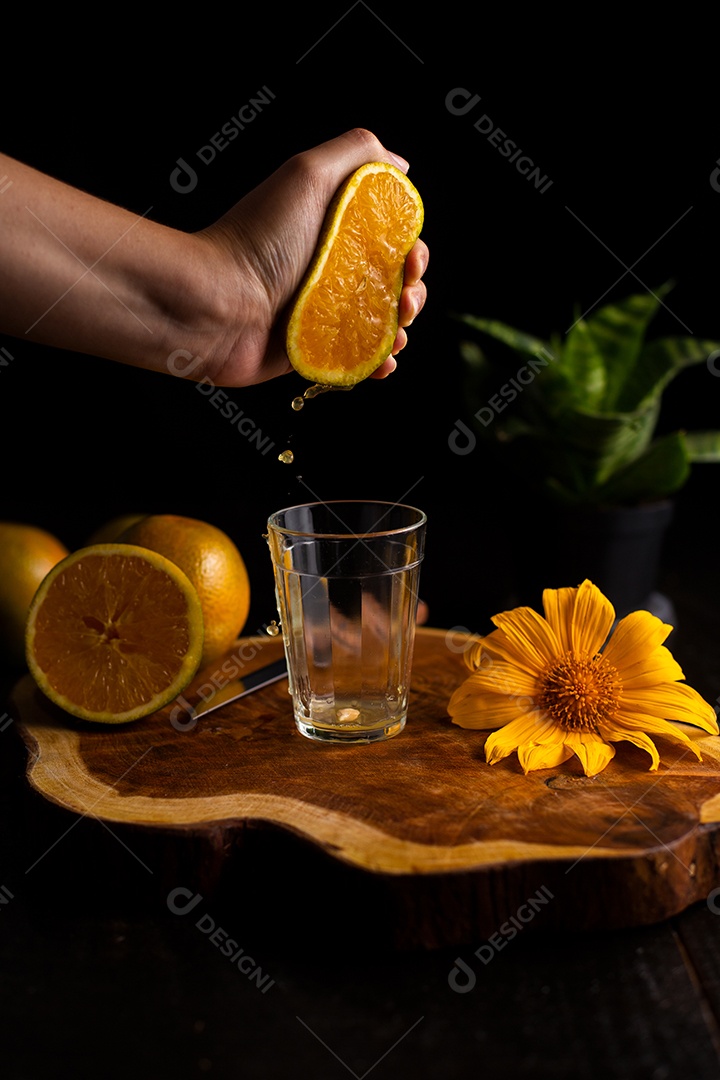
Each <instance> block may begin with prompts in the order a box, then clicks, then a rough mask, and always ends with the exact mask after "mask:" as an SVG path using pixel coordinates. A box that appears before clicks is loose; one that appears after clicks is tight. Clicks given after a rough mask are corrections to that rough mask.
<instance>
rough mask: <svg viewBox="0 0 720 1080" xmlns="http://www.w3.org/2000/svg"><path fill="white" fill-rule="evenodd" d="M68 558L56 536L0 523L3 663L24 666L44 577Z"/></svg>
mask: <svg viewBox="0 0 720 1080" xmlns="http://www.w3.org/2000/svg"><path fill="white" fill-rule="evenodd" d="M67 554H68V549H67V548H66V547H65V545H64V544H63V543H61V541H60V540H58V539H57V537H56V536H53V535H52V533H49V532H46V531H45V530H44V529H38V528H36V527H35V526H34V525H25V524H21V523H19V522H17V523H16V522H11V521H2V522H0V649H2V654H3V655H2V657H1V658H0V660H1V661H2V662H5V663H7V664H9V665H10V666H12V667H21V666H22V664H23V663H24V662H25V622H26V620H27V616H28V611H29V610H30V602H31V600H32V598H33V596H34V595H35V593H36V591H37V589H38V586H39V585H40V582H41V581H42V580H43V578H44V577H45V575H46V574H47V573H49V571H50V570H52V568H53V566H56V565H57V563H59V562H60V560H61V559H64V558H65V556H66V555H67Z"/></svg>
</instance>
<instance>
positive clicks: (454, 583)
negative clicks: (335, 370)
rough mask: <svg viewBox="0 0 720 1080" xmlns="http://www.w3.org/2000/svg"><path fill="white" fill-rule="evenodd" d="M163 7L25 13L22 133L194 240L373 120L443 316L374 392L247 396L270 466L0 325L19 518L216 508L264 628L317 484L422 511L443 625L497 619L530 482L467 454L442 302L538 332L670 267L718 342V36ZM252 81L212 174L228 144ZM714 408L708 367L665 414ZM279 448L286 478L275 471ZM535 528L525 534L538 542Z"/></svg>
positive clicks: (16, 100) (663, 316)
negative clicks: (279, 563) (273, 531)
mask: <svg viewBox="0 0 720 1080" xmlns="http://www.w3.org/2000/svg"><path fill="white" fill-rule="evenodd" d="M147 14H148V13H147V11H145V10H143V9H135V10H131V9H127V8H125V9H123V11H122V13H120V12H116V13H115V14H114V15H112V16H110V15H107V14H106V13H103V20H102V22H100V21H98V20H93V19H91V20H89V21H88V22H86V23H84V24H82V25H80V23H79V20H78V18H77V16H75V15H73V14H72V13H70V14H68V11H67V9H64V10H63V14H62V16H58V17H57V19H56V21H53V20H52V19H48V18H46V17H44V16H43V17H39V16H37V17H35V16H34V15H33V13H32V12H30V13H29V17H27V18H23V17H22V16H20V17H18V16H16V15H11V16H9V17H8V25H7V34H6V36H5V39H4V41H3V44H2V50H3V60H4V63H5V66H4V72H5V78H4V84H5V95H4V98H3V101H2V128H1V130H2V136H1V138H2V145H3V149H4V150H5V151H6V152H8V153H10V154H11V155H15V156H17V157H18V158H20V159H22V160H24V161H27V162H29V163H31V164H33V165H35V166H37V167H39V168H41V169H44V170H46V171H48V172H50V173H52V174H53V175H56V176H58V177H60V178H62V179H64V180H66V181H68V182H70V183H73V184H76V185H78V186H80V187H83V188H86V189H87V190H90V191H92V192H93V193H95V194H97V195H99V196H101V197H104V198H107V199H110V200H113V201H116V202H118V203H120V204H122V205H123V206H125V207H128V208H129V209H131V210H133V211H136V212H138V213H145V212H146V211H148V209H149V208H151V209H150V210H149V214H150V216H151V217H152V218H154V219H156V220H158V221H161V222H163V223H165V224H167V225H170V226H173V227H176V228H179V229H188V230H192V229H195V228H198V227H201V226H203V225H205V224H207V223H209V222H210V221H212V220H214V218H216V217H217V216H219V214H221V213H222V212H223V211H224V210H225V209H226V208H227V207H228V206H229V205H230V204H232V203H233V202H234V201H235V200H236V199H238V198H240V197H241V196H242V195H243V194H244V193H245V192H246V191H248V190H250V189H251V188H252V187H253V186H254V185H255V184H256V183H257V182H259V181H260V180H261V179H262V178H264V177H265V176H266V175H267V174H269V173H270V172H271V171H272V170H273V169H274V168H275V167H276V166H277V165H279V164H280V163H281V162H282V161H283V160H284V159H285V158H287V157H289V156H290V155H291V154H293V153H294V152H296V151H298V150H301V149H304V148H307V147H309V146H312V145H314V144H316V143H318V142H320V141H323V140H324V139H327V138H329V137H332V136H333V135H335V134H337V133H339V132H341V131H343V130H345V129H347V128H349V127H351V126H354V125H362V126H365V127H368V128H370V129H372V130H373V131H374V132H375V133H376V134H377V135H378V136H379V137H380V138H381V139H382V140H383V142H384V143H385V145H387V146H388V147H389V148H390V149H393V150H395V151H397V152H398V153H400V154H402V155H404V156H405V157H406V158H408V159H409V161H410V163H411V172H410V175H411V177H412V178H413V180H414V181H415V183H416V185H417V186H418V188H419V190H420V191H421V194H422V195H423V198H424V202H425V208H426V224H425V229H424V233H423V236H424V238H425V239H426V241H427V243H428V244H429V246H430V249H431V263H430V268H429V271H428V273H427V277H426V281H427V284H428V289H429V299H428V304H427V307H426V310H425V311H424V312H423V314H422V316H421V317H420V318H419V319H418V321H417V323H416V324H415V326H414V327H413V328H412V330H411V335H410V344H409V346H408V348H407V349H406V351H405V353H404V354H403V355H402V357H401V363H400V367H399V369H398V371H397V372H396V373H395V374H394V375H393V376H392V377H391V378H390V379H388V380H386V381H384V382H382V383H378V382H367V383H365V384H363V385H361V386H360V387H358V388H356V389H355V390H354V391H352V393H348V394H340V393H338V394H330V395H326V396H324V397H322V398H319V399H317V400H316V401H314V402H311V403H310V404H309V405H308V406H307V407H306V409H305V410H304V411H303V412H302V413H300V414H294V413H292V411H291V409H290V401H291V399H292V397H293V396H294V395H295V393H297V392H298V390H301V389H302V388H303V386H304V384H303V383H302V381H301V380H299V379H298V378H296V377H295V376H288V377H287V378H285V379H281V380H275V381H274V382H273V383H269V384H266V385H263V386H259V387H253V388H249V389H242V390H233V391H230V396H231V397H232V399H233V401H234V402H236V403H237V405H238V407H239V408H241V409H243V410H244V411H245V413H246V414H247V415H248V416H249V417H251V418H252V419H253V421H254V423H255V425H256V427H257V428H259V429H260V430H261V431H262V433H263V435H264V436H265V437H266V438H267V439H268V440H269V441H270V442H272V444H273V447H274V449H273V450H271V451H270V452H268V453H265V454H263V453H261V452H259V450H258V448H257V446H255V445H253V444H252V443H251V442H250V441H249V440H248V439H247V438H244V437H243V436H242V435H241V434H240V433H239V432H238V430H237V429H236V428H235V427H234V426H232V425H231V424H230V423H229V422H228V420H227V419H225V418H223V417H222V416H221V415H220V413H219V412H218V410H217V409H215V408H213V407H212V405H211V404H210V402H209V401H208V400H207V399H206V398H204V397H203V396H202V395H201V394H200V393H198V392H197V390H196V389H195V387H194V385H193V384H192V383H190V382H183V381H181V380H175V379H172V378H170V377H168V376H165V375H156V374H151V373H149V372H145V371H140V370H136V369H133V368H130V367H125V366H123V365H121V364H116V363H110V362H108V361H105V360H101V359H97V358H94V357H88V356H79V355H74V354H70V353H67V352H63V351H56V350H51V349H47V348H44V347H40V346H37V345H33V344H32V343H30V342H28V341H27V340H18V339H14V338H9V337H0V346H2V347H4V348H5V350H6V351H7V353H9V354H10V355H11V357H12V360H11V362H8V363H6V364H5V366H3V367H2V368H0V423H1V424H2V446H3V459H2V462H3V465H2V469H3V483H2V509H1V510H0V516H1V517H2V518H4V519H15V520H24V521H31V522H33V523H36V524H39V525H42V526H45V527H46V528H49V529H51V530H52V531H54V532H56V533H57V534H58V535H59V536H60V537H61V538H62V539H63V540H64V541H65V542H66V543H67V544H68V545H69V546H77V545H79V544H82V543H83V542H84V540H85V538H86V537H87V536H88V534H89V533H90V532H91V531H92V529H93V528H94V527H95V526H96V525H97V524H99V523H100V522H102V521H104V520H105V519H107V518H109V517H111V516H112V515H114V514H119V513H123V512H127V511H147V512H175V513H181V514H188V515H191V516H197V517H202V518H206V519H207V520H209V521H212V522H214V523H216V524H217V525H219V526H220V527H222V528H224V529H226V530H227V531H228V532H229V533H230V534H231V535H232V536H233V538H234V539H235V540H236V542H237V543H238V545H239V546H240V548H241V550H242V551H243V553H244V554H245V556H246V559H247V561H248V564H249V566H250V569H251V574H252V579H253V587H254V598H253V608H252V611H251V615H250V620H249V629H254V628H255V627H256V626H259V625H260V624H261V623H262V622H265V621H267V620H268V619H269V618H271V617H272V615H273V601H272V592H271V584H270V574H269V565H267V554H266V550H265V545H264V542H263V540H262V533H263V531H264V522H265V519H266V517H267V515H268V513H269V512H271V511H272V510H274V509H277V508H279V507H280V506H281V505H284V504H287V503H289V502H296V501H305V500H306V499H308V498H313V497H318V498H323V499H326V498H332V497H348V498H355V497H377V498H386V499H391V500H406V501H410V502H413V503H415V504H416V505H419V506H421V507H423V508H424V509H425V510H426V511H427V513H428V516H429V533H428V553H427V559H426V563H425V568H424V573H423V590H422V591H423V593H424V595H425V596H426V598H427V600H428V602H429V604H430V608H431V621H432V622H433V623H435V624H436V625H450V626H452V625H458V624H461V625H466V626H470V627H471V628H473V629H484V628H485V626H486V620H487V617H488V615H490V614H492V613H493V611H494V610H495V608H496V605H498V604H503V603H505V602H506V600H507V597H508V588H509V586H508V582H509V580H510V579H509V571H510V567H508V565H507V557H506V555H505V552H506V550H507V546H506V532H505V527H504V521H505V515H506V513H507V511H508V509H509V507H510V506H512V505H514V504H515V503H516V502H517V497H516V494H515V493H514V492H513V490H512V489H511V488H509V487H508V486H507V485H506V484H505V483H503V482H501V481H500V480H499V479H498V477H496V475H495V474H494V472H493V469H492V466H491V463H490V462H489V461H488V460H487V459H486V458H485V457H484V456H483V451H482V450H480V449H477V450H476V451H475V452H474V453H472V454H469V455H466V456H462V457H461V456H458V455H457V454H454V453H453V452H452V450H451V448H450V446H449V443H448V438H449V435H450V433H451V432H452V430H453V428H454V425H455V421H456V420H457V419H458V418H460V419H464V420H465V421H466V422H468V423H469V422H470V415H469V409H468V407H467V404H466V403H465V402H464V400H463V396H462V388H461V368H460V362H459V357H458V330H457V328H456V325H455V324H454V323H453V322H452V321H451V319H450V318H449V312H450V311H452V310H466V311H471V312H475V313H477V314H482V315H488V316H494V317H497V318H500V319H504V320H506V321H508V322H510V323H512V324H514V325H517V326H519V327H522V328H524V329H527V330H530V331H533V332H535V333H537V334H542V335H549V333H550V332H551V331H553V330H562V329H563V328H565V327H567V326H568V325H569V324H570V322H571V321H572V318H571V316H572V311H573V307H574V305H575V303H578V304H580V306H581V307H582V309H583V310H589V309H591V308H592V307H593V306H595V305H597V303H598V302H599V301H600V299H601V298H603V299H604V300H606V301H607V300H612V299H619V298H621V297H622V296H624V295H626V294H627V293H629V292H631V291H635V290H643V289H645V288H647V287H652V288H655V287H657V286H658V285H659V284H660V283H661V282H663V281H665V280H667V279H668V278H673V279H675V281H676V282H677V284H676V287H675V289H674V290H673V292H672V294H671V296H670V297H669V298H668V309H667V310H665V309H663V310H662V311H661V313H660V315H659V316H658V319H657V321H656V324H655V329H656V330H657V332H658V333H659V332H663V333H683V332H685V329H684V328H688V329H690V330H691V331H692V333H693V334H696V335H698V336H703V337H708V338H719V337H720V316H719V315H718V308H717V301H716V296H717V285H718V262H717V258H716V256H715V248H716V237H717V230H718V222H719V221H720V191H718V190H715V188H714V186H713V182H712V177H713V170H714V169H715V168H716V165H717V159H718V158H720V132H719V131H718V129H717V126H716V125H715V124H714V121H713V118H714V116H715V115H716V100H717V94H716V92H715V89H714V85H713V77H714V76H713V63H714V57H713V56H712V52H711V41H710V38H709V35H708V34H707V33H706V32H704V31H703V30H702V28H701V27H697V26H694V25H693V26H689V27H688V28H687V30H684V29H683V27H682V26H681V25H680V26H679V25H678V24H677V22H676V23H675V24H674V25H673V27H672V28H668V29H667V30H657V29H656V28H655V29H653V31H652V34H651V35H650V36H649V37H648V36H646V35H645V34H644V33H642V32H641V31H640V30H638V31H633V32H632V33H630V32H629V31H628V29H627V27H626V26H625V25H624V24H623V23H622V22H619V23H618V22H615V21H614V16H612V15H611V13H609V12H605V13H604V15H603V19H604V23H603V26H602V27H599V26H594V25H592V23H591V20H590V19H587V20H586V21H585V24H584V25H574V26H573V27H571V28H570V29H568V26H567V24H565V25H561V24H560V23H559V22H557V18H558V17H555V16H548V14H547V11H546V10H543V11H538V13H537V14H536V15H526V14H523V15H522V16H521V15H519V14H518V13H517V12H515V13H513V12H512V11H509V12H508V13H507V15H498V14H493V15H492V16H488V15H487V14H483V15H482V16H480V15H475V14H473V15H472V16H471V15H470V14H469V13H468V12H463V11H457V10H453V11H449V10H448V11H446V12H443V19H444V21H443V22H442V23H439V22H438V19H439V16H438V14H437V12H435V13H434V14H433V17H432V19H431V20H427V19H424V18H421V16H420V15H419V14H418V9H417V8H415V9H403V8H401V7H397V6H396V5H393V6H392V7H390V6H389V5H381V4H370V5H367V4H364V3H362V2H359V3H355V4H347V5H345V4H340V5H313V6H312V9H311V10H309V9H307V8H302V9H301V8H298V9H293V10H292V11H289V10H288V12H285V13H282V14H281V13H280V12H279V11H278V10H277V9H276V8H275V7H270V6H269V5H268V10H267V12H266V13H262V12H261V13H258V12H253V13H252V14H250V13H248V12H244V11H243V9H242V8H241V7H239V8H237V9H236V10H235V11H234V12H233V14H232V15H228V13H227V10H226V9H225V8H222V9H221V8H220V7H219V6H218V5H214V4H206V5H204V6H203V9H202V11H198V10H193V11H192V12H191V13H190V15H189V16H187V17H182V16H180V15H179V14H178V15H177V17H176V18H174V19H173V20H170V19H169V18H168V17H166V18H165V19H164V21H163V23H162V25H161V26H160V28H158V29H155V30H152V31H149V30H148V28H147V25H146V21H147ZM171 23H172V25H171ZM453 91H463V92H464V95H463V94H462V93H458V92H456V93H454V94H453V93H452V92H453ZM448 95H451V101H452V103H453V104H454V105H455V109H454V111H453V109H450V108H448V104H447V102H448ZM475 95H477V96H478V97H479V100H477V101H475V102H474V103H473V104H472V105H471V107H470V108H469V109H468V111H466V112H460V111H458V108H459V106H460V104H461V103H462V101H463V96H464V99H465V100H466V101H467V102H470V101H472V98H473V97H474V96H475ZM262 97H264V98H265V99H266V103H262V101H261V107H260V108H259V109H256V110H255V115H254V116H253V117H252V118H251V119H250V120H249V121H248V122H247V123H246V126H245V128H244V130H242V131H241V132H240V133H239V134H238V136H237V137H236V138H235V139H234V140H233V141H232V142H230V143H228V145H227V146H226V147H225V148H224V149H223V150H222V151H219V152H218V153H217V154H216V157H215V158H214V160H212V161H211V162H209V163H207V164H205V163H203V162H202V161H201V160H200V159H199V158H198V151H199V150H200V149H201V148H202V147H204V146H207V145H208V144H209V143H210V138H211V136H213V135H214V134H215V133H216V132H219V131H220V130H221V128H222V126H223V124H226V123H227V122H229V121H230V120H231V118H232V117H236V116H238V114H239V112H240V110H242V109H243V107H245V111H244V113H243V115H244V116H245V117H247V116H248V115H249V109H248V106H250V103H251V102H252V101H253V100H255V101H257V100H258V99H261V98H262ZM250 108H251V107H250ZM483 117H488V118H490V119H489V120H483V119H482V118H483ZM490 122H492V128H493V130H494V129H495V128H497V127H499V128H500V129H501V130H502V132H503V133H504V137H505V138H509V139H512V141H513V142H514V143H515V144H516V146H517V147H519V148H522V150H523V153H524V154H525V155H526V156H527V157H528V158H530V159H531V160H532V162H533V164H534V165H536V166H537V167H538V170H539V175H542V176H543V177H547V181H548V182H544V183H543V185H542V188H543V190H540V189H539V188H538V187H537V186H536V185H535V184H534V183H533V182H532V180H529V179H528V178H527V177H526V176H523V175H522V174H521V173H520V172H518V170H517V168H516V167H515V165H514V164H513V163H511V162H510V161H509V160H508V157H506V156H503V155H502V154H501V152H500V146H501V145H502V143H501V141H499V137H496V138H497V140H498V142H497V145H493V143H492V142H491V141H490V140H489V139H488V136H487V133H486V130H485V129H487V127H488V125H489V124H490ZM205 156H206V157H207V156H209V155H208V154H206V155H205ZM180 158H182V159H184V160H186V161H188V162H192V163H193V164H194V166H195V167H196V172H197V184H196V186H195V187H194V188H193V190H192V191H186V192H179V191H177V190H175V189H174V188H173V186H172V185H171V183H170V176H171V174H172V172H173V170H174V169H175V168H176V164H177V161H178V159H180ZM550 181H551V182H550ZM0 197H1V196H0ZM2 303H3V299H2V297H0V305H1V304H2ZM719 395H720V380H719V379H718V378H716V377H714V376H713V375H712V374H711V373H710V372H709V371H708V370H707V369H694V370H693V371H691V372H688V373H687V374H686V375H684V376H683V377H682V378H681V379H679V380H678V381H677V384H676V386H675V387H674V388H673V391H672V393H671V394H670V395H668V397H667V400H666V404H665V407H664V411H663V417H662V425H664V426H666V427H671V426H678V425H686V426H688V427H706V426H712V425H715V424H717V413H718V401H719V400H720V398H719ZM288 439H291V441H290V442H288ZM265 445H268V443H266V444H265ZM286 446H291V447H292V448H293V450H294V453H295V464H294V465H293V466H285V465H282V464H280V463H279V462H278V460H277V452H279V451H280V450H282V449H284V448H285V447H286ZM298 477H300V478H301V479H298ZM713 490H714V478H713V477H712V476H711V475H710V473H709V472H708V471H707V470H704V471H703V472H702V475H701V476H700V477H694V478H693V481H692V483H691V484H690V485H689V487H688V489H687V491H686V492H684V493H683V496H682V497H683V498H684V499H686V500H687V501H688V504H689V503H690V501H691V500H692V499H693V498H695V504H694V505H696V506H697V507H699V509H698V510H697V511H696V512H698V513H699V514H702V513H703V512H704V511H703V509H702V508H703V507H704V506H705V505H706V504H707V500H708V499H710V498H712V491H713ZM515 509H517V507H516V506H515ZM525 529H526V533H525ZM541 529H542V522H539V521H537V520H530V519H528V520H527V522H526V523H525V528H524V533H525V534H526V538H527V539H526V542H527V552H528V558H532V550H533V545H534V543H535V542H536V539H537V534H538V530H541Z"/></svg>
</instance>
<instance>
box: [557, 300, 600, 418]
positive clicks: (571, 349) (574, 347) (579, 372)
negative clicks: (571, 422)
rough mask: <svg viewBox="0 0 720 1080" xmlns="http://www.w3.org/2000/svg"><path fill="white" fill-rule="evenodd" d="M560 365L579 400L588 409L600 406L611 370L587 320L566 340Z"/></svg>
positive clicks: (578, 403) (572, 331)
mask: <svg viewBox="0 0 720 1080" xmlns="http://www.w3.org/2000/svg"><path fill="white" fill-rule="evenodd" d="M560 366H561V370H562V372H563V374H564V375H565V377H566V378H567V380H568V383H569V385H570V387H571V388H572V395H573V399H574V401H575V403H576V404H577V405H579V406H581V407H582V408H585V409H597V408H599V406H600V405H601V403H602V401H603V398H604V397H605V391H606V388H607V371H606V368H605V364H604V362H603V357H602V355H601V354H600V352H599V351H598V349H597V346H596V344H595V340H594V338H593V335H592V334H591V332H590V328H589V326H588V324H587V323H586V322H585V320H584V319H579V320H578V321H577V322H576V323H575V324H574V325H573V327H572V329H571V330H570V332H569V334H568V336H567V338H566V339H565V344H564V345H563V348H562V350H561V353H560Z"/></svg>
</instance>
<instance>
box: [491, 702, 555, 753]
mask: <svg viewBox="0 0 720 1080" xmlns="http://www.w3.org/2000/svg"><path fill="white" fill-rule="evenodd" d="M563 734H564V733H563V730H562V728H561V727H560V725H559V724H556V723H555V721H554V720H550V719H549V718H548V717H547V716H545V715H544V714H542V713H529V714H528V715H527V716H518V717H517V718H516V719H515V720H511V721H510V723H509V724H506V725H505V727H503V728H500V729H499V730H498V731H493V733H492V735H488V737H487V739H486V741H485V757H486V759H487V761H488V764H490V765H494V764H495V762H496V761H500V759H501V758H504V757H507V756H508V754H512V752H513V751H514V750H517V748H518V746H520V745H521V744H522V743H526V742H527V743H530V742H533V743H542V744H543V745H547V744H548V743H553V742H555V741H557V742H558V743H561V742H562V741H563Z"/></svg>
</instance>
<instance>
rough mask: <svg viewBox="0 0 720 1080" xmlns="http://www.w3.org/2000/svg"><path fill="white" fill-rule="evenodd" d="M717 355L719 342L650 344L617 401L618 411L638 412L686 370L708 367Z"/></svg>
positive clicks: (679, 339)
mask: <svg viewBox="0 0 720 1080" xmlns="http://www.w3.org/2000/svg"><path fill="white" fill-rule="evenodd" d="M717 351H720V342H717V341H702V340H698V339H697V338H692V337H672V338H659V339H658V340H657V341H652V342H650V343H649V344H648V345H646V346H645V348H644V349H643V350H642V353H641V355H640V356H639V357H638V360H637V363H636V365H635V367H634V369H633V371H631V372H629V374H628V377H627V379H626V381H625V385H624V386H623V388H622V391H621V393H620V395H619V397H618V402H617V406H618V409H619V410H620V411H623V410H625V409H637V408H639V407H640V406H641V405H643V404H644V403H646V402H648V401H650V400H651V399H653V398H658V397H659V396H660V394H661V393H662V392H663V390H664V389H665V387H666V386H667V384H668V383H669V382H670V381H671V380H672V379H674V378H675V376H676V375H679V373H680V372H681V371H683V369H684V368H687V367H690V366H692V365H693V364H702V363H705V361H706V360H707V359H708V357H709V356H710V355H711V353H714V352H717Z"/></svg>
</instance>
